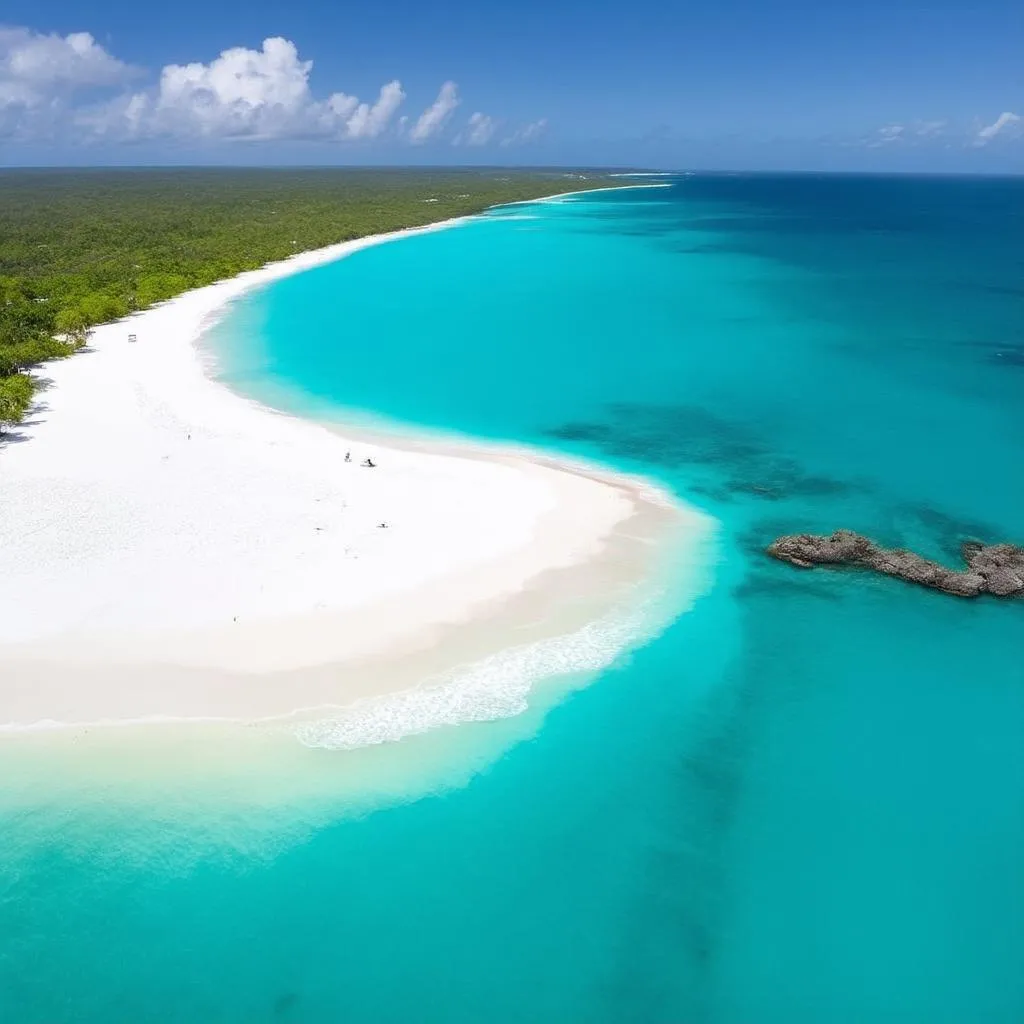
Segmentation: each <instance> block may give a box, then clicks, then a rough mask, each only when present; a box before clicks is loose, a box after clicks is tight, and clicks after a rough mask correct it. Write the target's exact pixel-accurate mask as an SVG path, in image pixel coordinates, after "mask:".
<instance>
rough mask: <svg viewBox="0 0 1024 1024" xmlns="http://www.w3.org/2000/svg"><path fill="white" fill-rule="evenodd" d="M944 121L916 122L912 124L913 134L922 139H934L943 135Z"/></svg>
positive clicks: (944, 129)
mask: <svg viewBox="0 0 1024 1024" xmlns="http://www.w3.org/2000/svg"><path fill="white" fill-rule="evenodd" d="M945 131H946V122H945V121H917V122H915V124H914V134H915V135H917V136H920V137H921V138H922V139H934V138H936V137H937V136H939V135H943V134H945Z"/></svg>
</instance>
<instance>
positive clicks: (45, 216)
mask: <svg viewBox="0 0 1024 1024" xmlns="http://www.w3.org/2000/svg"><path fill="white" fill-rule="evenodd" d="M610 183H612V182H610V181H609V179H608V176H607V174H605V173H601V172H572V173H569V172H551V171H547V172H545V171H530V170H505V169H489V170H450V169H438V170H423V169H395V168H389V169H379V170H369V169H359V170H354V169H280V170H279V169H262V168H253V169H238V168H230V169H228V168H224V169H202V170H200V169H180V170H179V169H128V170H108V169H103V170H64V169H61V170H46V169H41V170H4V171H0V429H2V427H3V425H4V424H5V423H7V424H10V423H17V422H18V421H19V420H21V418H22V417H23V416H24V415H25V413H26V411H27V410H28V409H29V407H30V406H31V404H32V396H33V394H34V392H35V390H36V388H37V386H38V384H39V382H38V380H37V378H36V377H34V376H33V375H32V373H31V370H32V368H33V367H34V366H37V365H38V364H39V363H41V362H44V361H45V360H48V359H53V358H56V357H61V356H67V355H71V354H72V353H73V352H75V351H76V350H78V349H79V348H81V347H83V346H84V345H85V344H87V341H88V331H89V329H90V328H91V327H93V326H95V325H96V324H101V323H104V322H106V321H109V320H116V319H117V318H119V317H123V316H126V315H127V314H129V313H131V312H134V311H135V310H139V309H145V308H146V307H147V306H151V305H152V304H153V303H155V302H160V301H162V300H164V299H169V298H171V297H172V296H174V295H177V294H179V293H180V292H183V291H187V290H188V289H190V288H197V287H200V286H202V285H206V284H211V283H213V282H214V281H218V280H221V279H223V278H226V277H231V276H233V275H235V274H238V273H240V272H242V271H244V270H254V269H256V268H257V267H261V266H263V265H264V264H265V263H269V262H272V261H274V260H280V259H284V258H285V257H287V256H291V255H293V254H294V253H297V252H302V251H304V250H308V249H316V248H319V247H322V246H325V245H330V244H332V243H334V242H340V241H345V240H347V239H352V238H359V237H362V236H364V235H370V234H376V233H378V232H384V231H395V230H398V229H400V228H407V227H415V226H417V225H422V224H427V223H430V222H431V221H436V220H442V219H445V218H448V217H455V216H460V215H464V214H470V213H478V212H480V211H481V210H484V209H486V208H487V207H489V206H493V205H495V204H497V203H507V202H513V201H515V200H522V199H535V198H538V197H540V196H544V195H550V194H552V193H555V192H559V191H569V190H577V189H586V188H596V187H600V186H602V185H608V184H610Z"/></svg>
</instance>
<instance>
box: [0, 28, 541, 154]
mask: <svg viewBox="0 0 1024 1024" xmlns="http://www.w3.org/2000/svg"><path fill="white" fill-rule="evenodd" d="M312 70H313V61H312V60H304V59H302V57H301V56H300V55H299V52H298V49H297V48H296V46H295V44H294V43H293V42H291V41H290V40H288V39H284V38H282V37H272V38H268V39H265V40H264V41H263V43H262V45H261V46H260V47H259V48H252V49H250V48H248V47H244V46H236V47H231V48H229V49H225V50H223V51H222V52H221V53H220V54H219V55H217V56H214V57H213V59H212V60H210V61H209V62H206V63H204V62H200V61H196V62H192V63H184V64H168V65H166V66H165V67H163V68H162V69H160V70H159V72H157V73H154V74H153V76H152V85H150V86H147V87H145V88H139V87H136V88H135V89H130V88H129V82H130V80H131V79H132V77H133V76H137V75H139V74H141V73H142V72H141V70H140V69H137V68H133V67H131V66H130V65H128V64H126V63H124V62H123V61H121V60H119V59H118V58H117V57H115V56H113V55H112V54H111V53H109V52H108V51H107V50H106V49H104V47H103V46H101V45H100V44H99V43H97V42H96V40H95V39H94V38H93V37H92V36H91V35H89V34H88V33H86V32H75V33H71V34H70V35H67V36H61V35H57V34H52V33H51V34H49V35H47V34H44V33H39V32H35V31H33V30H31V29H28V28H4V27H2V26H0V138H8V139H19V140H30V139H35V140H42V139H60V140H61V141H62V142H66V143H82V142H89V141H96V140H104V141H112V142H113V141H130V140H145V139H158V138H159V139H173V140H176V141H180V142H182V143H188V142H190V141H194V140H209V141H211V142H221V141H225V140H252V141H258V140H282V139H318V140H324V141H359V140H373V139H377V138H379V137H381V136H383V135H385V134H387V135H389V136H391V137H392V138H399V139H403V140H405V141H406V142H410V143H413V144H418V143H423V142H426V141H428V140H431V139H434V138H436V137H437V136H439V135H440V134H441V133H442V132H443V131H444V130H445V128H446V126H447V125H448V123H449V121H450V119H451V116H452V113H453V111H454V110H455V109H456V108H457V107H458V106H459V104H460V97H459V91H458V87H457V86H456V84H455V83H454V82H452V81H446V82H445V83H444V84H443V85H442V86H441V89H440V92H439V93H438V95H437V98H436V100H435V101H434V102H433V103H432V104H431V105H430V106H429V107H428V108H427V109H426V110H424V111H423V113H422V114H421V115H420V116H419V118H415V117H414V118H412V119H410V118H407V117H405V116H401V117H399V116H398V114H399V113H400V107H401V105H402V103H403V102H404V100H405V92H404V90H403V89H402V85H401V83H400V82H399V81H397V80H392V81H389V82H387V83H386V84H385V85H383V86H382V87H381V89H380V91H379V93H378V94H377V96H376V97H375V98H371V99H370V100H367V101H362V100H360V98H359V97H357V96H354V95H349V94H348V93H345V92H335V93H332V94H330V95H327V96H323V95H321V96H319V97H318V96H316V95H314V93H313V91H312V89H311V85H310V78H311V73H312ZM497 128H498V122H497V121H496V120H495V119H494V118H492V117H490V116H489V115H487V114H484V113H481V112H479V111H478V112H476V113H474V114H472V115H471V116H470V117H469V119H468V121H467V122H466V124H465V126H464V128H463V130H462V131H461V132H460V133H459V136H458V141H460V142H462V143H465V144H466V145H472V146H482V145H485V144H487V143H488V142H490V141H491V140H492V139H493V137H494V135H495V133H496V131H497ZM529 134H530V132H529V130H527V131H526V132H525V134H523V137H524V139H525V138H527V137H529Z"/></svg>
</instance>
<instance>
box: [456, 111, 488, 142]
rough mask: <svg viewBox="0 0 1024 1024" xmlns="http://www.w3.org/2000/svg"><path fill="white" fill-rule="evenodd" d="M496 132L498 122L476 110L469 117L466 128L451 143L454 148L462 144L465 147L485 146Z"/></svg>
mask: <svg viewBox="0 0 1024 1024" xmlns="http://www.w3.org/2000/svg"><path fill="white" fill-rule="evenodd" d="M497 130H498V122H497V121H495V120H494V118H493V117H489V116H488V115H487V114H482V113H480V111H479V110H478V111H477V112H476V113H475V114H470V115H469V120H468V121H467V122H466V127H465V128H464V129H463V130H462V131H461V132H459V134H458V135H456V136H455V138H454V139H453V140H452V143H453V145H456V146H460V145H462V144H463V143H464V144H465V145H467V146H486V145H487V143H488V142H490V141H491V139H492V138H494V133H495V132H496V131H497Z"/></svg>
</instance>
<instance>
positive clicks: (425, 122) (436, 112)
mask: <svg viewBox="0 0 1024 1024" xmlns="http://www.w3.org/2000/svg"><path fill="white" fill-rule="evenodd" d="M459 103H460V100H459V87H458V86H457V85H456V84H455V83H454V82H445V83H444V85H442V86H441V91H440V92H439V93H438V94H437V99H436V100H434V102H433V103H431V104H430V106H429V107H427V109H426V110H424V111H423V113H422V114H420V116H419V119H418V120H417V122H416V123H415V124H414V125H413V126H412V128H411V129H410V131H409V139H410V141H412V142H417V143H418V142H426V141H427V140H428V139H431V138H433V137H434V136H435V135H437V134H438V132H440V131H441V130H442V129H443V128H444V126H445V124H447V122H448V118H450V117H451V116H452V112H453V111H454V110H455V108H456V107H457V106H458V105H459Z"/></svg>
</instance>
